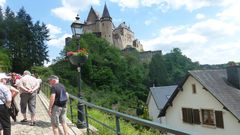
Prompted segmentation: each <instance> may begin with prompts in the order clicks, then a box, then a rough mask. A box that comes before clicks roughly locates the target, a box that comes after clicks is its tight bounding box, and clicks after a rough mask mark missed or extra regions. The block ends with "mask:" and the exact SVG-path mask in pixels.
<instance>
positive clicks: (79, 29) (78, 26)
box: [71, 15, 85, 128]
mask: <svg viewBox="0 0 240 135" xmlns="http://www.w3.org/2000/svg"><path fill="white" fill-rule="evenodd" d="M79 19H80V18H79V16H78V15H77V17H76V20H75V21H74V22H73V23H72V24H71V29H72V33H73V38H76V40H77V47H78V50H79V49H80V43H79V39H80V37H81V35H82V34H83V25H84V24H82V23H80V20H79ZM72 64H73V63H72ZM77 71H78V97H79V98H80V99H82V94H81V65H80V63H79V64H77ZM84 124H85V121H84V109H83V104H82V103H81V102H78V121H77V127H78V128H83V127H84Z"/></svg>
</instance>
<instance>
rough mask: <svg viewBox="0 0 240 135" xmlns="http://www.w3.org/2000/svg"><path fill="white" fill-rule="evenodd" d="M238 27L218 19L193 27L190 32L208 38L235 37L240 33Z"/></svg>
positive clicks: (199, 23) (202, 22) (198, 23)
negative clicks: (234, 35)
mask: <svg viewBox="0 0 240 135" xmlns="http://www.w3.org/2000/svg"><path fill="white" fill-rule="evenodd" d="M239 29H240V27H239V26H238V25H235V24H232V23H227V22H224V21H221V20H217V19H208V20H205V21H200V22H197V23H196V24H194V25H192V26H191V27H190V28H189V29H188V31H191V32H196V33H201V34H205V35H208V36H221V35H233V34H235V33H236V32H237V31H239Z"/></svg>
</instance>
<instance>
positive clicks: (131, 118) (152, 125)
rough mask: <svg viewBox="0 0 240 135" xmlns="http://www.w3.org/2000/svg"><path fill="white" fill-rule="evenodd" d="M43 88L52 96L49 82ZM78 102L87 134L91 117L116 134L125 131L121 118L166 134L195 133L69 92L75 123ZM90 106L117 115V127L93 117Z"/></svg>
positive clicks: (69, 103)
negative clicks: (112, 108) (81, 106)
mask: <svg viewBox="0 0 240 135" xmlns="http://www.w3.org/2000/svg"><path fill="white" fill-rule="evenodd" d="M41 90H42V92H43V93H44V94H45V95H46V96H47V97H49V96H50V86H49V85H48V84H46V83H43V85H42V86H41ZM77 102H80V103H82V104H83V105H84V112H81V113H82V114H83V115H84V116H85V123H83V124H84V127H86V130H87V135H90V131H91V129H90V127H89V119H91V120H93V121H95V122H97V123H99V124H101V125H102V126H104V127H106V128H108V129H109V130H112V131H113V132H115V134H116V135H124V133H122V132H121V125H120V119H123V120H126V121H128V122H131V123H137V124H139V125H142V126H146V127H150V128H153V129H156V130H158V131H159V134H160V133H162V132H164V133H165V134H168V133H171V134H176V135H190V134H193V133H190V132H186V131H183V130H180V129H175V128H170V127H167V126H165V125H163V124H160V123H156V122H152V121H149V120H145V119H141V118H138V117H135V116H131V115H127V114H124V113H120V112H117V111H114V110H111V109H107V108H104V107H101V106H97V105H95V104H92V103H89V102H87V101H85V100H82V99H79V98H78V97H76V96H73V95H71V94H69V102H68V108H69V109H68V117H70V119H71V121H72V122H73V123H77V122H76V121H74V120H76V119H77V115H74V113H73V112H74V107H75V112H76V111H77ZM74 104H75V106H74ZM89 108H93V109H97V110H99V111H101V112H104V113H107V114H109V115H112V116H114V117H115V128H113V127H111V126H109V125H107V124H105V123H103V122H101V121H99V120H98V119H97V118H94V117H92V116H91V115H90V114H89V113H88V109H89ZM78 111H79V110H78Z"/></svg>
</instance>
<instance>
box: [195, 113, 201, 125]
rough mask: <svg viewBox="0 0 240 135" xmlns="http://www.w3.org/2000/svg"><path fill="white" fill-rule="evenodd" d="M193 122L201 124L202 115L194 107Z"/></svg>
mask: <svg viewBox="0 0 240 135" xmlns="http://www.w3.org/2000/svg"><path fill="white" fill-rule="evenodd" d="M193 123H194V124H200V123H201V122H200V115H199V110H198V109H193Z"/></svg>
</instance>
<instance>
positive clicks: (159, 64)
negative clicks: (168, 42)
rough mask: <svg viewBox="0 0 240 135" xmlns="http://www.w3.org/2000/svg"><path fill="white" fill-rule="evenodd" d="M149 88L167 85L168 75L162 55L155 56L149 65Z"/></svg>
mask: <svg viewBox="0 0 240 135" xmlns="http://www.w3.org/2000/svg"><path fill="white" fill-rule="evenodd" d="M149 78H150V82H149V83H150V86H151V85H155V86H164V85H167V84H168V74H167V69H166V66H165V62H164V59H163V56H162V54H155V55H154V56H153V57H152V60H151V62H150V64H149Z"/></svg>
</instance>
